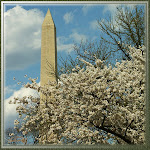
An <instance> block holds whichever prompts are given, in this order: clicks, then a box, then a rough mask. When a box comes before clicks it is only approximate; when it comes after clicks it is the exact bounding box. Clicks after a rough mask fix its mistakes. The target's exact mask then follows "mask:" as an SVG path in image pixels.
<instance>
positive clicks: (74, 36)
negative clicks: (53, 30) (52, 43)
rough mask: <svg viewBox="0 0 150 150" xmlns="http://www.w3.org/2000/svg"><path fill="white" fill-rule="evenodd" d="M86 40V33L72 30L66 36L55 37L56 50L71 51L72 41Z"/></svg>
mask: <svg viewBox="0 0 150 150" xmlns="http://www.w3.org/2000/svg"><path fill="white" fill-rule="evenodd" d="M86 40H87V36H86V35H84V34H79V33H78V32H75V31H73V32H72V33H71V34H70V35H69V36H68V37H64V36H60V37H57V50H58V52H59V51H65V52H69V53H70V52H71V51H73V46H74V43H80V42H81V41H83V42H84V41H86Z"/></svg>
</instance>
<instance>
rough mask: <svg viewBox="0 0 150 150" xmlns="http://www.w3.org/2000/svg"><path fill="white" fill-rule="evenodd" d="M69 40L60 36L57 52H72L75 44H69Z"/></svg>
mask: <svg viewBox="0 0 150 150" xmlns="http://www.w3.org/2000/svg"><path fill="white" fill-rule="evenodd" d="M68 43H69V38H66V37H64V36H60V37H58V38H57V51H58V52H59V51H65V52H71V51H72V50H73V44H72V43H69V44H68Z"/></svg>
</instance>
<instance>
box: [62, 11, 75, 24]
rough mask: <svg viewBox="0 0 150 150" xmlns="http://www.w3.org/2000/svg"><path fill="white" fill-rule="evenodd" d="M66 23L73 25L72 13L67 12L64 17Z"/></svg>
mask: <svg viewBox="0 0 150 150" xmlns="http://www.w3.org/2000/svg"><path fill="white" fill-rule="evenodd" d="M63 19H64V21H65V23H66V24H68V23H71V22H72V21H73V13H72V12H67V13H66V14H65V15H64V17H63Z"/></svg>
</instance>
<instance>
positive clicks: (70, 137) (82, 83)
mask: <svg viewBox="0 0 150 150" xmlns="http://www.w3.org/2000/svg"><path fill="white" fill-rule="evenodd" d="M128 48H129V49H130V56H131V57H132V60H130V61H129V60H122V61H121V62H117V63H116V65H115V67H113V68H112V66H111V65H108V66H106V65H104V62H103V61H101V60H99V59H96V61H95V64H96V65H92V64H91V63H89V62H87V61H85V60H81V61H82V62H83V63H85V64H86V68H85V69H83V68H80V67H79V66H76V67H75V68H74V69H73V70H72V73H70V74H62V75H61V76H60V81H59V82H58V83H54V82H49V83H48V85H45V86H43V87H41V86H39V85H38V84H37V83H36V79H30V80H31V82H32V83H27V84H26V85H25V87H26V88H32V89H35V90H37V91H38V92H40V93H42V94H43V95H45V98H44V99H43V100H42V101H43V103H41V105H42V106H40V107H39V103H40V101H41V100H40V99H39V98H34V97H33V96H29V97H23V98H22V99H19V98H15V101H14V102H12V103H20V105H19V106H18V107H17V112H18V113H19V114H20V117H21V118H22V123H21V122H19V121H18V120H15V128H16V129H17V130H18V131H19V132H22V134H23V135H27V134H28V133H29V132H32V131H33V130H37V131H39V134H40V136H39V137H37V140H39V142H40V143H42V144H45V143H49V144H64V143H65V144H97V143H103V144H105V143H108V144H143V143H145V136H144V133H145V51H146V48H145V47H144V46H142V47H139V48H138V49H137V48H135V47H131V46H129V47H128ZM102 66H103V67H102ZM23 114H25V117H23V116H24V115H23ZM20 124H21V127H20Z"/></svg>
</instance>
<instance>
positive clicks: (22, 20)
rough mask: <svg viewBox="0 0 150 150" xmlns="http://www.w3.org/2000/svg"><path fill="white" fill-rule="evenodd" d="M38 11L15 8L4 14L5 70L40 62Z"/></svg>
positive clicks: (41, 17)
mask: <svg viewBox="0 0 150 150" xmlns="http://www.w3.org/2000/svg"><path fill="white" fill-rule="evenodd" d="M43 20H44V14H43V13H42V12H41V11H40V10H38V9H31V10H25V9H23V8H22V7H21V6H16V7H14V8H12V9H10V10H8V11H7V12H5V13H4V51H5V57H6V67H7V69H24V68H25V67H27V66H29V65H30V64H34V63H36V62H37V61H39V60H40V47H41V26H42V22H43Z"/></svg>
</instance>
